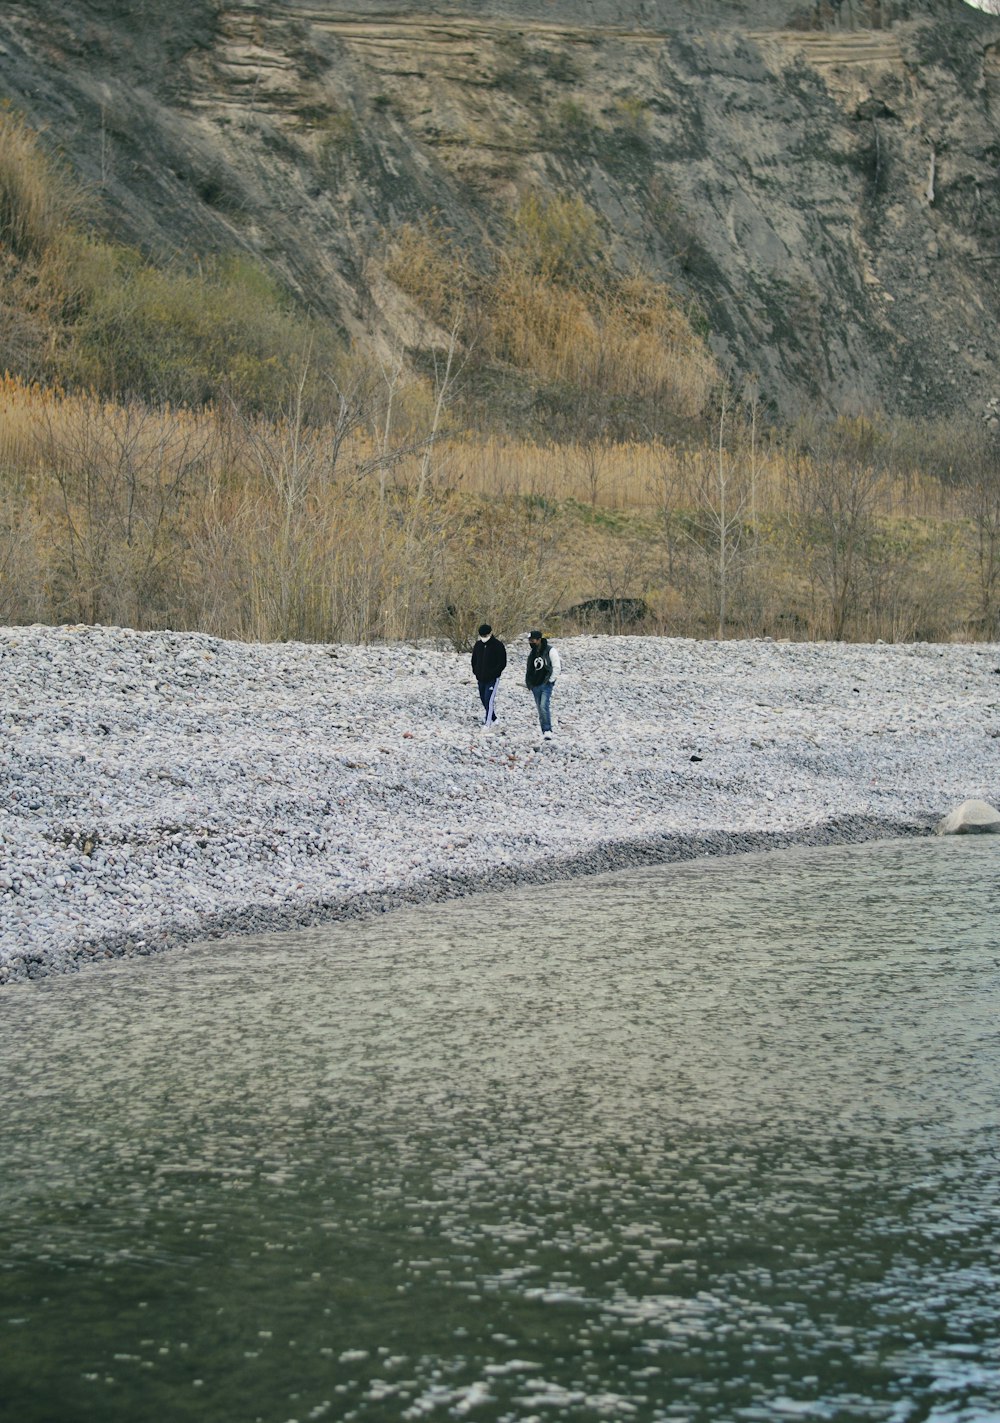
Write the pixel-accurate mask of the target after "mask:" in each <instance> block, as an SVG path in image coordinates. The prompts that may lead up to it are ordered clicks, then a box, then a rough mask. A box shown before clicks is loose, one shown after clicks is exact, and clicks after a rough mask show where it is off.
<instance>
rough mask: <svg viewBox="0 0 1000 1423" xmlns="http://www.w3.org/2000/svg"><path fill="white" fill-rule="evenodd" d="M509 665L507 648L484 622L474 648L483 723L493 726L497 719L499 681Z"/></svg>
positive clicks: (474, 662) (473, 667)
mask: <svg viewBox="0 0 1000 1423" xmlns="http://www.w3.org/2000/svg"><path fill="white" fill-rule="evenodd" d="M506 666H507V649H506V647H504V645H503V643H502V642H501V641H500V639H499V638H498V637H494V636H493V629H492V628H491V627H490V625H489V623H483V624H482V625H481V627H480V629H479V636H478V638H477V639H476V644H475V646H474V647H473V649H472V673H473V676H474V677H475V679H476V681H477V682H478V683H479V700H480V701H481V702H482V704H483V725H484V726H492V725H493V723H494V722H495V721H496V719H497V713H496V704H497V683H498V682H499V681H500V674H501V672H502V671H503V669H504V668H505V667H506Z"/></svg>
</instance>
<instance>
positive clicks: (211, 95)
mask: <svg viewBox="0 0 1000 1423" xmlns="http://www.w3.org/2000/svg"><path fill="white" fill-rule="evenodd" d="M805 26H819V27H818V28H804V27H805ZM0 61H2V70H0V94H2V96H3V97H6V98H7V99H9V100H10V101H12V102H13V103H14V104H15V105H16V106H17V107H18V108H19V109H21V110H23V111H24V112H25V113H26V115H27V116H28V118H29V119H30V121H31V122H32V123H33V124H35V125H36V126H40V127H43V128H45V129H46V130H47V132H48V135H49V137H50V139H51V141H52V143H53V145H54V146H55V147H58V148H59V149H61V150H63V151H64V152H65V154H66V155H67V157H68V158H69V160H70V161H71V162H72V164H73V165H74V167H75V168H77V169H78V170H79V172H80V173H81V174H82V176H83V177H84V178H85V180H86V181H87V183H88V186H89V187H90V188H91V189H92V190H93V192H94V193H95V195H96V197H97V198H98V200H99V206H100V208H101V209H102V211H103V212H104V213H105V214H106V215H107V219H108V222H109V224H110V226H111V227H112V229H113V230H114V232H115V233H116V234H117V235H119V236H122V237H125V238H126V239H129V240H132V241H135V242H137V243H139V244H141V245H142V246H143V247H144V248H145V249H146V250H148V251H151V252H154V253H156V254H158V255H161V256H162V255H167V254H170V253H173V252H175V251H178V250H180V251H183V252H185V253H191V252H195V253H198V252H205V251H210V250H214V249H219V248H225V247H231V246H236V247H237V248H239V249H243V250H245V251H247V252H249V253H252V254H254V255H255V256H256V257H258V258H259V259H261V260H263V261H264V262H265V263H267V264H268V265H269V266H270V267H271V268H272V269H273V270H274V271H275V272H276V273H277V274H278V275H279V276H280V277H281V279H282V280H283V282H285V283H286V284H287V285H288V286H289V287H290V288H291V289H292V290H293V291H295V292H296V293H297V294H298V295H299V296H300V297H301V298H302V300H303V301H305V302H307V303H308V304H309V305H310V307H311V308H312V309H314V310H318V311H320V312H325V313H327V314H328V315H329V316H331V317H332V318H333V319H335V320H336V321H337V322H338V323H339V324H341V325H342V326H343V327H344V329H345V330H347V331H350V332H362V331H367V330H375V331H378V330H382V331H386V330H387V329H388V327H389V326H390V325H391V324H392V321H393V319H394V316H393V314H392V313H393V305H392V302H391V301H390V300H389V299H388V296H387V294H386V291H385V288H384V285H383V286H381V287H380V286H373V284H372V281H371V271H370V268H369V265H368V263H367V258H368V257H369V256H370V254H371V253H372V252H373V251H375V249H376V247H377V245H378V241H379V234H380V233H381V232H382V231H383V230H384V229H385V228H390V229H391V228H392V227H393V225H394V224H397V223H399V222H400V221H403V220H406V219H414V218H419V217H421V216H423V215H426V214H428V213H430V212H434V213H436V214H437V215H438V216H439V217H440V218H441V220H442V221H443V222H444V223H446V224H447V225H448V226H449V227H450V228H451V229H452V230H453V231H454V232H455V233H456V234H457V235H458V236H459V237H460V238H464V239H465V240H466V241H468V242H469V243H471V244H475V243H476V242H477V241H478V240H479V238H480V237H481V235H482V234H483V233H484V232H487V231H489V230H491V229H495V228H496V227H497V224H498V222H499V221H500V217H501V214H502V213H503V211H504V210H505V209H506V208H508V207H509V205H510V203H511V202H512V201H514V200H515V199H516V197H517V195H518V193H519V192H521V191H523V190H524V189H525V188H526V187H527V186H529V185H534V186H536V187H540V188H541V189H543V190H549V191H557V190H562V191H565V190H567V189H570V190H573V191H577V192H579V193H580V194H581V195H582V196H584V197H585V198H586V200H587V202H588V203H590V204H591V205H592V206H593V207H595V208H596V209H597V210H598V211H599V212H600V213H601V214H602V216H603V218H604V220H605V222H606V223H607V226H608V230H609V232H610V233H613V234H614V242H615V249H614V250H615V257H616V260H617V261H618V262H619V263H620V264H621V266H622V267H628V266H630V265H632V264H640V265H642V266H643V267H645V268H647V269H649V270H652V271H653V272H654V273H656V274H657V275H658V276H660V277H662V278H664V279H666V280H668V281H669V282H671V283H672V284H673V285H674V286H675V288H676V289H677V290H678V291H679V292H680V293H681V294H682V295H683V296H684V297H685V298H691V299H694V300H696V301H697V303H698V304H699V305H700V306H701V308H702V309H703V311H704V313H705V317H706V321H707V326H708V328H709V330H710V331H711V333H712V344H713V347H714V349H715V351H716V353H717V355H718V356H719V357H720V358H721V359H722V360H723V362H724V363H726V364H727V365H729V366H730V367H731V368H732V369H733V371H734V372H736V373H738V374H743V375H746V374H749V373H756V374H758V375H759V377H760V381H761V393H762V395H763V396H764V398H765V399H766V400H769V401H771V402H773V403H774V404H775V405H776V407H777V408H778V410H779V411H780V413H781V414H782V415H784V416H792V415H794V414H795V413H797V411H799V410H801V409H803V408H806V407H809V406H819V407H820V408H821V409H825V410H848V411H860V410H870V409H872V408H878V407H884V408H887V409H889V410H900V411H905V412H909V413H914V414H938V413H946V412H949V411H952V410H956V409H958V410H960V409H963V408H967V409H972V410H975V411H977V412H979V411H981V410H982V408H983V407H984V406H985V404H986V402H987V400H988V399H990V398H991V397H995V396H996V395H997V393H998V392H997V388H996V380H995V366H996V356H997V328H998V321H1000V297H998V283H997V274H998V269H1000V243H998V238H997V232H998V231H1000V119H998V113H1000V21H998V20H996V19H995V18H990V17H988V16H985V15H983V14H981V13H980V12H978V11H975V10H972V9H970V8H969V7H968V6H966V5H963V4H961V3H955V4H954V5H949V4H946V3H939V4H925V5H917V4H914V5H909V6H907V5H889V4H887V5H879V4H877V3H874V4H870V5H867V6H861V5H849V4H848V5H843V4H842V5H840V6H838V7H833V6H830V5H822V6H810V5H805V4H803V5H799V6H796V5H795V3H794V0H789V3H787V4H778V3H761V4H757V5H752V6H751V5H739V4H736V3H727V0H713V3H708V4H701V5H697V6H695V5H690V4H685V3H680V2H679V0H677V2H676V3H674V2H673V0H670V2H669V3H668V0H658V3H645V2H644V0H639V3H617V0H589V3H582V0H573V3H571V0H554V3H548V0H546V3H544V4H542V3H540V0H523V3H517V2H516V0H514V2H513V3H512V2H511V0H507V3H504V4H502V5H496V4H492V3H491V4H489V5H487V4H486V3H484V0H462V3H461V4H457V3H456V4H442V5H438V6H436V7H435V8H434V9H433V10H428V9H426V8H423V7H412V8H410V7H407V6H402V5H398V6H390V5H387V4H377V3H376V4H371V3H369V4H363V5H359V6H356V7H354V8H353V9H352V10H350V11H347V10H343V9H340V8H338V7H336V6H334V5H331V4H326V3H322V0H309V3H298V0H285V3H280V0H278V2H277V3H275V0H272V3H270V4H264V3H255V2H254V0H244V3H230V4H223V3H214V0H177V3H173V4H170V5H167V4H166V3H165V0H154V3H142V4H139V3H132V4H121V3H110V0H69V3H67V0H58V3H57V0H31V3H15V4H8V5H6V6H4V8H3V13H2V14H0Z"/></svg>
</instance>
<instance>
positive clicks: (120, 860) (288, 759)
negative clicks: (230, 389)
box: [0, 627, 1000, 984]
mask: <svg viewBox="0 0 1000 1423" xmlns="http://www.w3.org/2000/svg"><path fill="white" fill-rule="evenodd" d="M559 647H560V650H561V652H562V656H563V666H564V676H563V677H562V678H561V679H560V682H559V683H558V685H557V687H556V691H555V695H554V697H553V714H554V719H555V724H556V737H555V739H554V740H553V741H552V742H548V743H544V744H543V743H541V742H540V740H539V738H538V736H537V721H536V718H535V711H534V704H533V702H532V699H531V696H530V694H529V693H528V692H527V691H526V690H525V689H524V687H523V685H522V678H521V668H522V666H523V658H524V655H525V653H526V651H527V642H526V639H525V638H524V637H521V638H519V639H517V640H512V642H511V644H510V647H509V651H510V656H511V664H512V665H511V666H509V667H508V670H507V673H506V674H505V676H504V678H503V680H502V682H501V684H500V693H499V702H498V709H499V713H500V716H501V729H500V730H499V731H497V732H492V733H485V732H483V731H482V729H481V728H480V727H479V725H478V721H479V712H480V708H479V701H478V697H477V694H476V688H475V685H474V683H473V682H472V679H471V672H470V670H469V663H468V658H467V657H466V656H464V655H462V656H459V655H457V654H455V653H453V652H451V651H447V650H442V649H440V648H436V647H430V646H416V647H414V646H401V645H396V646H390V647H353V646H307V645H303V644H297V643H293V644H284V645H245V644H241V643H230V642H221V641H219V640H217V639H214V638H210V637H205V636H201V635H199V634H188V633H185V634H180V633H170V632H163V633H137V632H133V631H130V630H128V629H122V628H102V627H60V628H49V627H29V628H7V629H0V757H2V762H0V765H2V776H3V788H4V795H3V806H2V811H0V984H3V983H9V982H13V981H16V980H19V979H24V978H39V977H43V976H45V975H47V974H50V973H59V972H64V971H67V970H74V969H77V968H79V967H80V966H81V965H83V964H87V963H89V962H92V961H94V960H96V959H101V958H107V957H112V956H117V955H131V954H150V953H155V952H157V951H159V950H161V949H164V948H167V947H169V946H170V945H172V944H177V943H180V942H184V941H189V940H192V939H196V938H209V937H218V936H222V935H228V934H239V933H258V932H261V931H267V930H274V929H285V928H292V927H295V926H299V925H306V924H316V923H320V922H322V921H323V920H329V919H336V918H345V917H350V916H354V915H361V914H368V913H372V912H381V911H384V910H387V909H390V908H393V907H395V906H397V905H400V904H404V903H417V902H420V901H427V900H433V899H443V898H446V897H451V896H453V895H458V894H465V893H469V892H471V891H474V890H476V889H482V888H497V887H500V886H503V885H515V884H518V883H525V882H535V883H538V882H543V881H546V880H552V879H555V878H557V877H562V876H567V875H572V874H583V873H587V872H591V871H594V870H604V869H609V868H615V867H625V866H629V865H636V864H651V863H654V862H657V861H667V860H672V859H684V858H690V857H692V856H695V855H705V854H729V853H733V852H737V851H741V850H749V849H761V848H766V847H782V846H788V845H792V844H802V843H808V844H827V843H833V842H836V841H848V840H855V841H856V840H863V839H872V838H878V837H885V836H892V835H905V834H925V833H927V832H928V831H929V830H930V829H931V827H932V826H933V825H934V823H935V822H936V821H937V819H938V818H939V817H940V816H942V815H944V814H945V813H946V812H947V811H948V810H950V809H952V808H953V807H954V806H955V805H956V804H958V802H960V801H962V800H964V799H966V798H967V797H970V796H980V797H982V798H984V799H986V800H988V801H991V802H992V803H994V804H996V803H997V802H998V799H1000V716H998V701H1000V648H998V647H997V645H995V644H987V645H983V644H977V645H954V646H952V645H947V646H938V645H928V644H918V645H910V646H883V645H878V646H845V645H841V644H832V643H823V644H816V643H776V642H770V641H754V642H726V643H719V642H694V641H689V640H682V639H670V638H595V637H578V638H572V639H568V640H566V641H563V642H560V643H559Z"/></svg>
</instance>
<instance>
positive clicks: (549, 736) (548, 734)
mask: <svg viewBox="0 0 1000 1423" xmlns="http://www.w3.org/2000/svg"><path fill="white" fill-rule="evenodd" d="M542 740H543V741H551V740H552V732H551V731H543V732H542Z"/></svg>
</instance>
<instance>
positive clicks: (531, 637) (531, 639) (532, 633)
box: [528, 628, 542, 642]
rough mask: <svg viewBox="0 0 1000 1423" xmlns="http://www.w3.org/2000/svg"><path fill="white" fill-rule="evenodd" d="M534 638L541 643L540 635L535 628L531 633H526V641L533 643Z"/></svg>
mask: <svg viewBox="0 0 1000 1423" xmlns="http://www.w3.org/2000/svg"><path fill="white" fill-rule="evenodd" d="M536 637H537V638H538V641H539V642H541V640H542V634H541V633H540V632H539V631H538V629H537V628H532V629H531V631H530V632H529V633H528V641H529V642H533V641H534V640H535V638H536Z"/></svg>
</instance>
